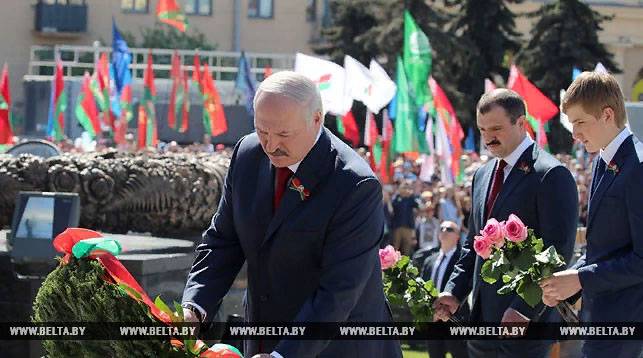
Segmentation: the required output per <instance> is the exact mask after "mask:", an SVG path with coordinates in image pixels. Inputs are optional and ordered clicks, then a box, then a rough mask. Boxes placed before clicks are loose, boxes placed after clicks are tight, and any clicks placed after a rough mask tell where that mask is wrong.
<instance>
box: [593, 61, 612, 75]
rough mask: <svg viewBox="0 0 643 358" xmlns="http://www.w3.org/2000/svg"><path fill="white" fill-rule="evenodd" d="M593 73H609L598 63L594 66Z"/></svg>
mask: <svg viewBox="0 0 643 358" xmlns="http://www.w3.org/2000/svg"><path fill="white" fill-rule="evenodd" d="M594 72H598V73H609V72H608V71H607V68H605V66H603V64H602V63H600V62H599V63H597V64H596V68H594Z"/></svg>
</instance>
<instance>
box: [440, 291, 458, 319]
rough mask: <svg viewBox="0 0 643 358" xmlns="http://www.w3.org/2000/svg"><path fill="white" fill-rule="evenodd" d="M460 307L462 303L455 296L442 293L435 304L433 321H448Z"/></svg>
mask: <svg viewBox="0 0 643 358" xmlns="http://www.w3.org/2000/svg"><path fill="white" fill-rule="evenodd" d="M458 307H460V301H459V300H458V299H457V298H456V297H455V296H454V295H452V294H451V293H449V292H442V293H441V294H440V295H439V296H438V298H436V300H435V302H433V308H434V309H435V314H434V315H433V320H434V321H438V320H439V321H444V322H446V321H448V320H449V319H450V318H451V316H452V315H453V314H454V313H455V312H456V311H457V310H458Z"/></svg>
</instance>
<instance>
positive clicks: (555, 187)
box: [435, 89, 578, 358]
mask: <svg viewBox="0 0 643 358" xmlns="http://www.w3.org/2000/svg"><path fill="white" fill-rule="evenodd" d="M525 114H526V113H525V104H524V101H523V99H522V98H521V97H520V96H519V95H518V94H517V93H515V92H513V91H511V90H508V89H497V90H494V91H492V92H489V93H486V94H484V95H483V96H482V97H481V98H480V101H479V102H478V105H477V125H478V129H479V130H480V136H481V142H482V143H485V145H486V146H487V148H488V149H489V151H490V152H491V153H492V154H493V155H494V156H495V157H496V159H494V160H490V161H489V162H488V163H486V164H485V165H484V166H482V167H481V168H480V169H478V171H476V173H475V174H474V177H473V183H472V208H471V215H470V217H469V235H468V236H467V238H466V241H465V243H464V245H463V247H462V253H461V255H460V259H459V260H458V262H457V263H456V265H455V268H454V270H453V273H452V274H451V277H450V279H449V282H448V283H447V285H446V288H445V290H444V291H445V292H443V293H441V294H440V296H439V297H438V299H437V300H436V302H435V308H436V314H435V317H436V319H439V320H445V321H446V320H447V319H449V318H450V316H451V315H452V314H454V313H455V312H456V311H457V309H458V307H459V306H460V305H461V304H462V303H463V302H464V301H465V300H466V299H467V296H468V295H469V293H471V295H472V309H471V316H470V318H471V321H474V322H489V323H499V322H502V323H516V324H524V325H527V324H528V323H529V322H530V321H542V320H546V319H548V318H549V317H547V316H548V315H549V314H550V313H551V312H550V310H547V311H546V312H545V313H544V314H542V315H541V314H540V313H541V312H542V308H543V305H542V304H540V305H538V306H536V307H535V308H531V307H530V306H529V305H527V303H525V302H524V301H523V300H522V298H520V297H519V296H518V295H516V294H508V295H498V293H497V290H498V289H499V288H500V287H501V286H502V285H503V283H502V280H498V282H496V283H495V284H493V285H491V284H488V283H486V282H484V281H483V280H482V279H481V277H480V268H481V267H482V263H483V261H484V260H483V259H482V258H481V257H479V256H478V255H476V253H475V251H474V250H473V240H474V236H475V235H478V233H479V232H480V231H481V230H482V229H483V228H484V226H485V224H486V222H487V220H488V219H489V218H495V219H497V220H498V221H504V220H507V218H508V217H509V215H510V214H515V215H517V216H518V217H519V218H520V219H521V220H522V221H523V223H524V224H525V225H527V226H528V227H529V228H531V229H533V230H534V232H535V234H536V236H538V237H542V238H543V240H544V243H545V247H548V246H550V245H554V246H555V247H556V250H557V251H558V253H559V254H561V255H562V256H563V257H564V258H565V260H566V261H569V259H570V258H571V255H572V250H573V247H574V239H575V236H576V222H577V220H578V194H577V192H576V183H575V182H574V178H573V177H572V175H571V173H570V172H569V170H568V169H567V168H566V167H565V166H563V165H562V164H561V163H560V162H559V161H558V160H556V159H555V158H554V157H553V156H551V155H550V154H549V153H547V152H545V151H544V150H542V149H541V148H539V147H538V146H537V145H536V144H535V143H534V141H533V140H532V139H531V138H530V137H529V136H528V135H527V133H526V131H525V124H526V118H525ZM549 346H550V342H545V341H523V340H521V341H517V340H506V339H505V340H482V341H468V349H469V355H470V356H471V357H499V358H504V357H506V358H510V357H523V358H526V357H545V356H547V353H548V351H549Z"/></svg>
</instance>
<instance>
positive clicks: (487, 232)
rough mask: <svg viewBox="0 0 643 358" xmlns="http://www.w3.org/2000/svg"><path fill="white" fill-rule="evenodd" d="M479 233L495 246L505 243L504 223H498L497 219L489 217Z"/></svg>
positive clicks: (498, 246) (499, 246)
mask: <svg viewBox="0 0 643 358" xmlns="http://www.w3.org/2000/svg"><path fill="white" fill-rule="evenodd" d="M480 235H482V236H483V237H484V238H485V239H486V240H487V241H489V242H491V244H493V245H494V246H495V247H497V248H501V247H502V246H503V245H504V244H505V228H504V223H499V222H498V220H496V219H494V218H491V219H489V220H487V224H486V225H485V226H484V229H482V230H481V231H480Z"/></svg>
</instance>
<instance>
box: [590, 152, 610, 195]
mask: <svg viewBox="0 0 643 358" xmlns="http://www.w3.org/2000/svg"><path fill="white" fill-rule="evenodd" d="M606 167H607V166H606V165H605V161H604V160H603V158H601V157H599V158H598V161H597V162H596V173H594V179H593V180H592V191H591V195H592V196H594V192H596V189H598V185H599V184H600V183H601V179H603V174H605V169H606Z"/></svg>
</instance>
